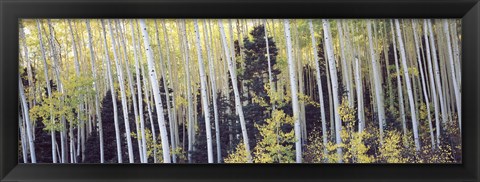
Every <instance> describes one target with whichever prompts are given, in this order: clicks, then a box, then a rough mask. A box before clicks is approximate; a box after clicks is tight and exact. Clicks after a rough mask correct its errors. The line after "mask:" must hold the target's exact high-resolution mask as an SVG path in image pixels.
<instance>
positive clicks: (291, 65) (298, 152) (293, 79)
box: [284, 19, 302, 163]
mask: <svg viewBox="0 0 480 182" xmlns="http://www.w3.org/2000/svg"><path fill="white" fill-rule="evenodd" d="M284 23H285V39H286V42H287V43H286V45H287V48H286V49H287V58H288V70H289V75H290V90H291V94H292V109H293V119H294V121H295V124H294V130H295V156H296V162H297V163H302V138H301V137H302V135H301V128H300V127H301V126H300V115H299V114H300V106H299V102H298V88H297V73H296V69H295V64H296V63H295V60H293V48H292V39H291V35H290V20H289V19H285V20H284Z"/></svg>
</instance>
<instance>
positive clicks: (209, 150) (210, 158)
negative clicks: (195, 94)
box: [194, 19, 215, 163]
mask: <svg viewBox="0 0 480 182" xmlns="http://www.w3.org/2000/svg"><path fill="white" fill-rule="evenodd" d="M194 26H195V35H196V39H197V41H196V42H195V43H196V45H197V46H196V47H197V56H198V69H199V72H200V90H201V95H202V105H203V107H202V108H203V114H204V117H205V131H206V136H207V154H208V163H213V145H212V127H211V124H210V108H209V106H208V99H207V75H206V74H205V68H204V65H203V58H202V47H201V43H200V32H199V29H198V20H197V19H195V20H194ZM204 26H205V25H204ZM213 102H215V101H213Z"/></svg>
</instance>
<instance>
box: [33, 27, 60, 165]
mask: <svg viewBox="0 0 480 182" xmlns="http://www.w3.org/2000/svg"><path fill="white" fill-rule="evenodd" d="M36 22H37V28H38V40H39V41H40V50H41V52H42V58H43V70H44V73H45V82H46V84H47V96H48V98H49V99H51V98H52V87H51V86H50V79H49V76H48V64H47V56H46V54H45V48H44V46H43V35H42V29H41V25H40V20H36ZM50 120H51V122H52V124H55V119H54V118H53V111H50ZM50 137H51V144H52V160H53V163H57V155H55V151H56V150H57V147H56V140H55V131H54V130H51V131H50Z"/></svg>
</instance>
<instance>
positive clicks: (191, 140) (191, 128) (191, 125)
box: [177, 23, 195, 163]
mask: <svg viewBox="0 0 480 182" xmlns="http://www.w3.org/2000/svg"><path fill="white" fill-rule="evenodd" d="M177 25H178V26H179V27H180V30H179V31H178V32H179V37H181V40H182V41H181V45H182V46H181V50H182V51H183V52H184V53H185V55H184V59H185V62H184V63H185V64H184V66H185V68H184V69H185V77H186V79H185V80H186V84H187V89H186V90H187V95H186V97H187V101H188V116H187V117H188V129H187V130H188V131H187V132H188V162H189V163H191V162H192V152H193V151H194V150H195V148H194V145H195V121H194V120H195V118H194V110H193V109H194V106H193V94H192V86H191V81H190V78H191V77H190V71H189V69H188V68H189V67H190V55H189V54H188V53H189V50H190V49H189V46H188V40H187V37H186V34H185V35H184V34H183V32H184V31H183V29H184V27H183V26H184V25H185V24H180V23H178V24H177Z"/></svg>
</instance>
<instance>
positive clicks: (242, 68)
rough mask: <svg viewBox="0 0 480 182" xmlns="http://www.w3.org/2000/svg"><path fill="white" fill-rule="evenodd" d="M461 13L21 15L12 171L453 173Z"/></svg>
mask: <svg viewBox="0 0 480 182" xmlns="http://www.w3.org/2000/svg"><path fill="white" fill-rule="evenodd" d="M461 32H462V30H461V20H460V19H20V20H19V55H18V56H19V60H18V61H19V70H18V72H19V75H18V76H19V80H18V83H19V86H18V89H19V95H18V96H19V103H18V104H19V105H18V111H19V112H18V118H19V119H18V121H12V122H18V126H19V127H18V133H19V135H18V161H19V163H187V164H188V163H191V164H198V163H382V164H384V163H436V164H439V163H462V138H461V137H462V120H461V119H462V104H461V99H462V98H461V97H462V96H461V93H462V92H461V88H462V85H461V84H462V80H461V72H462V70H461V64H462V63H461V59H462V54H461V50H462V47H461V45H462V35H461Z"/></svg>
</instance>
